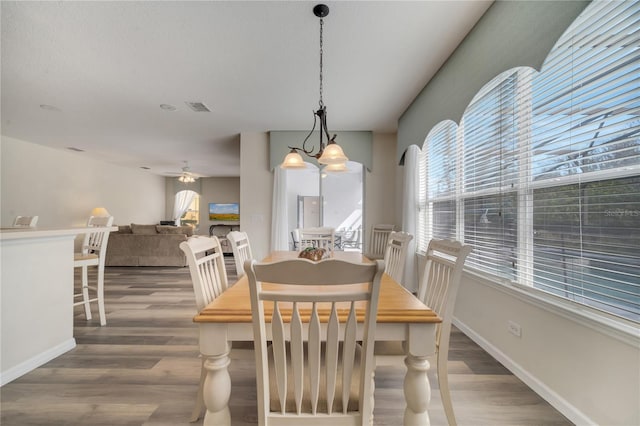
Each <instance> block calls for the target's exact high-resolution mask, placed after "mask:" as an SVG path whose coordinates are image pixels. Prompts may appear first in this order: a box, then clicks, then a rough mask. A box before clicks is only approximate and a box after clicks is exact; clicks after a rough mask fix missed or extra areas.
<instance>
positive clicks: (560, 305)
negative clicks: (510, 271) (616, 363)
mask: <svg viewBox="0 0 640 426" xmlns="http://www.w3.org/2000/svg"><path fill="white" fill-rule="evenodd" d="M465 278H466V279H472V280H473V281H475V282H477V283H480V284H482V285H486V286H488V287H491V288H492V289H495V290H498V291H500V292H503V293H506V294H508V295H510V296H512V297H515V298H517V299H519V300H521V301H523V302H525V303H528V304H531V305H534V306H536V307H538V308H541V309H544V310H546V311H548V312H551V313H553V314H556V315H559V316H561V317H563V318H566V319H568V320H571V321H574V322H576V323H579V324H580V325H583V326H585V327H589V328H591V329H593V330H595V331H597V332H600V333H602V334H604V335H606V336H609V337H612V338H615V339H618V340H620V341H622V342H624V343H626V344H629V345H632V346H633V347H636V348H637V347H639V346H640V325H638V324H636V323H633V322H631V321H628V320H625V319H622V318H618V317H614V316H612V315H608V314H606V313H604V312H601V311H598V310H597V309H593V308H590V307H589V306H584V305H580V304H577V303H573V302H571V301H569V300H564V299H562V298H559V297H555V296H553V295H551V294H547V293H544V292H542V291H540V290H537V289H534V288H532V287H528V286H524V285H521V284H516V283H512V282H508V281H504V280H500V279H499V278H498V277H493V276H490V275H489V274H484V273H481V272H478V271H474V270H469V269H465V270H464V273H463V280H464V279H465Z"/></svg>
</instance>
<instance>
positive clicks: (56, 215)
mask: <svg viewBox="0 0 640 426" xmlns="http://www.w3.org/2000/svg"><path fill="white" fill-rule="evenodd" d="M0 155H1V157H0V180H1V187H0V188H1V193H0V197H1V210H0V220H1V224H2V226H10V225H11V224H12V223H13V220H14V218H15V216H17V215H26V216H32V215H38V216H39V219H38V226H40V227H69V226H83V225H85V224H86V221H87V218H88V217H89V215H90V214H91V210H92V209H93V208H94V207H105V208H106V209H107V210H108V211H109V213H111V214H112V215H113V216H114V218H115V222H114V223H115V224H126V223H131V222H136V223H158V221H159V220H161V219H164V217H163V216H164V210H165V187H164V178H163V177H160V176H155V175H151V174H149V173H145V172H143V171H141V170H140V171H138V170H134V169H128V168H124V167H120V166H116V165H113V164H109V163H105V162H102V161H97V160H92V159H89V158H87V156H86V155H85V154H83V153H75V152H69V151H62V150H57V149H53V148H47V147H44V146H41V145H37V144H33V143H29V142H25V141H21V140H17V139H13V138H9V137H6V136H2V140H1V143H0Z"/></svg>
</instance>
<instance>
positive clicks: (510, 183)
mask: <svg viewBox="0 0 640 426" xmlns="http://www.w3.org/2000/svg"><path fill="white" fill-rule="evenodd" d="M517 89H518V72H517V71H515V72H513V71H511V72H508V73H506V74H503V75H501V76H499V77H497V78H496V79H494V83H492V84H490V85H488V86H487V87H486V88H485V90H484V91H482V92H481V93H479V94H478V95H477V96H476V97H475V98H474V100H473V101H472V103H471V104H470V105H469V107H468V108H467V111H466V112H465V114H464V117H463V132H462V147H461V149H462V150H463V152H462V170H463V176H462V198H463V203H464V204H463V211H464V216H463V217H464V220H463V225H462V226H463V238H464V241H465V243H467V244H471V245H473V247H474V250H473V252H472V253H471V254H470V255H469V257H468V258H467V263H468V264H469V265H470V266H472V267H476V268H478V269H481V270H483V271H487V272H491V273H494V274H496V275H499V276H501V277H504V278H508V279H515V276H516V255H517V242H518V241H517V192H516V191H517V189H518V173H519V169H518V163H519V161H518V160H519V145H518V143H519V141H518V137H517V136H518V125H519V116H518V115H519V111H518V107H519V104H518V102H517V100H518V97H517V93H518V91H517Z"/></svg>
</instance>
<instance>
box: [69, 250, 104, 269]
mask: <svg viewBox="0 0 640 426" xmlns="http://www.w3.org/2000/svg"><path fill="white" fill-rule="evenodd" d="M99 260H100V256H98V255H97V254H94V253H87V254H84V253H74V254H73V261H74V263H75V266H83V265H97V264H98V262H99Z"/></svg>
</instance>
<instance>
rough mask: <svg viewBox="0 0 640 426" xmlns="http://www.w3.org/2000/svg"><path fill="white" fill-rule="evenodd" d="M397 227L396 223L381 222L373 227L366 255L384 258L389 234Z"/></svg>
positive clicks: (372, 257) (370, 257)
mask: <svg viewBox="0 0 640 426" xmlns="http://www.w3.org/2000/svg"><path fill="white" fill-rule="evenodd" d="M394 229H395V225H386V224H379V225H374V226H373V227H372V228H371V238H370V239H369V244H368V247H369V248H368V249H367V251H366V256H367V257H368V258H369V259H384V253H385V250H386V248H387V242H388V241H389V235H391V233H392V232H393V230H394Z"/></svg>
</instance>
